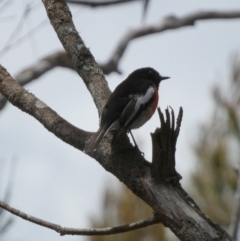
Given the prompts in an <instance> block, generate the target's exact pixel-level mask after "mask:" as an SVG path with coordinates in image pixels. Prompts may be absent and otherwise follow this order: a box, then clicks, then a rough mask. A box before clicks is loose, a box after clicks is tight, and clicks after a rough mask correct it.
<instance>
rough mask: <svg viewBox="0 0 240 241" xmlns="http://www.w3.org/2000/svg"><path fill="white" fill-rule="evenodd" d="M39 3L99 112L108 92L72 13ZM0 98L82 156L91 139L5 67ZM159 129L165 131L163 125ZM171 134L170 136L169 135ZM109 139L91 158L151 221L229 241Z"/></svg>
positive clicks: (190, 235) (126, 147)
mask: <svg viewBox="0 0 240 241" xmlns="http://www.w3.org/2000/svg"><path fill="white" fill-rule="evenodd" d="M43 2H44V5H45V7H46V10H47V13H48V16H49V18H50V20H51V23H52V25H53V27H54V29H55V31H56V32H57V34H58V36H59V39H60V40H61V42H62V44H63V46H64V47H65V49H66V51H67V52H68V54H69V56H70V58H71V60H72V62H73V65H74V66H75V68H76V70H77V72H78V73H79V74H80V76H81V77H82V78H83V80H84V82H85V84H86V86H87V87H88V89H89V91H90V93H91V94H92V96H93V98H94V100H95V103H96V105H97V108H98V110H99V112H101V109H102V106H103V105H104V103H105V101H106V99H107V98H108V96H109V93H110V92H109V89H108V87H107V84H106V82H105V80H104V77H103V75H102V73H101V71H100V70H99V67H98V66H97V64H96V62H95V60H94V58H93V56H92V55H91V53H90V51H89V50H88V49H87V48H86V46H85V45H84V43H83V41H82V39H81V38H80V37H79V35H78V33H77V31H76V29H75V27H74V25H73V22H72V19H71V13H70V12H69V9H68V7H67V6H66V4H65V1H63V0H55V1H51V0H45V1H43ZM99 83H100V84H99ZM0 92H1V93H2V94H3V95H5V96H6V97H7V98H8V100H9V101H10V102H11V103H13V104H14V105H15V106H17V107H18V108H20V109H21V110H23V111H25V112H27V113H29V114H31V115H32V116H34V117H35V118H36V119H37V120H38V121H39V122H41V123H42V124H43V125H44V126H45V127H46V128H47V129H48V130H49V131H51V132H52V133H54V134H55V135H56V136H58V137H59V138H61V139H62V140H63V141H65V142H66V143H69V144H70V145H72V146H74V147H76V148H78V149H79V150H83V149H84V146H85V143H86V142H87V141H88V140H89V139H90V137H91V133H87V132H84V131H83V130H79V129H77V128H76V127H73V126H72V125H71V124H69V123H68V122H66V121H65V120H64V119H62V118H61V117H60V116H58V115H57V114H56V113H55V112H54V111H53V110H51V109H50V108H49V107H48V106H46V105H45V104H44V103H43V102H41V101H40V100H38V99H37V98H36V97H35V96H34V95H32V94H30V93H28V92H27V91H26V90H24V89H23V88H22V87H21V86H20V85H18V84H17V83H16V82H15V81H14V80H13V79H12V78H11V76H10V75H9V74H8V73H7V71H6V70H5V69H4V68H3V67H0ZM166 115H167V120H169V119H170V114H169V113H166ZM167 123H168V124H167V125H166V127H167V128H169V126H170V128H171V127H174V125H173V124H169V123H170V122H169V121H168V122H167ZM162 128H165V125H164V126H163V127H162ZM166 133H167V132H166ZM169 133H170V134H171V131H170V132H169ZM109 137H110V136H109V135H107V136H106V138H105V139H104V140H103V141H102V143H101V144H100V146H99V148H98V149H97V150H96V151H95V152H94V153H92V154H91V155H92V157H93V158H95V159H96V160H97V161H98V162H99V163H100V164H101V165H102V166H103V167H104V168H105V169H106V170H107V171H109V172H111V173H113V174H114V175H115V176H116V177H117V178H119V180H120V181H122V182H123V183H125V184H126V185H127V186H128V187H129V188H130V189H131V190H132V191H133V193H134V194H136V195H137V196H139V197H140V198H141V199H142V200H143V201H145V202H146V203H147V204H148V205H150V206H151V207H152V209H153V212H154V214H155V215H154V216H155V217H157V219H158V220H160V221H161V222H162V223H163V224H164V225H165V226H167V227H169V228H170V229H171V230H172V231H173V232H174V233H175V234H176V235H177V236H178V237H179V238H180V239H181V240H183V241H185V240H195V241H202V240H212V241H213V240H219V241H230V240H231V241H232V238H231V237H230V236H229V235H228V234H227V233H226V232H225V231H224V230H223V229H222V228H221V227H219V226H218V225H217V224H215V223H214V222H212V221H211V220H209V219H208V218H206V217H205V215H204V214H203V213H202V212H201V210H200V209H199V207H198V206H197V205H196V204H195V203H194V202H193V200H192V199H191V198H190V197H189V196H188V195H187V194H186V192H185V191H184V190H183V189H182V187H181V185H180V183H178V182H174V183H172V182H168V181H167V180H160V178H159V179H158V180H157V181H156V180H155V179H154V178H153V177H152V172H151V164H150V163H147V162H146V160H145V159H144V158H143V157H142V156H141V154H140V153H139V152H138V151H137V150H136V148H135V149H133V148H132V146H131V145H130V144H129V142H128V141H127V138H126V136H123V137H122V138H121V139H120V140H119V143H118V144H117V145H112V146H111V145H110V138H109ZM168 139H169V138H168ZM168 150H169V148H168ZM170 150H172V148H170ZM174 152H175V150H174ZM172 155H175V153H174V154H173V153H172ZM161 158H165V157H161ZM167 160H168V159H166V158H165V160H163V162H165V163H166V162H167Z"/></svg>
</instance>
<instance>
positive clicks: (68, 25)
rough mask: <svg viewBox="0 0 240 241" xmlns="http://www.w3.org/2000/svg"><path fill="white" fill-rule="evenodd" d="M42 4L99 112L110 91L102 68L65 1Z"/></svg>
mask: <svg viewBox="0 0 240 241" xmlns="http://www.w3.org/2000/svg"><path fill="white" fill-rule="evenodd" d="M43 4H44V6H45V9H46V11H47V15H48V17H49V19H50V21H51V24H52V26H53V28H54V29H55V31H56V33H57V35H58V38H59V40H60V41H61V43H62V45H63V47H64V48H65V50H66V52H67V53H68V55H69V56H70V58H71V61H72V63H73V66H74V68H75V69H76V71H77V73H78V74H79V75H80V76H81V78H82V79H83V81H84V83H85V84H86V86H87V88H88V90H89V91H90V93H91V95H92V97H93V100H94V102H95V105H96V107H97V109H98V112H99V114H100V113H101V112H102V109H103V107H104V105H105V103H106V101H107V99H108V97H109V96H110V93H111V91H110V89H109V87H108V85H107V82H106V80H105V78H104V76H103V72H102V70H101V69H100V67H99V66H98V65H97V63H96V61H95V59H94V57H93V56H92V54H91V52H90V50H89V49H88V48H87V47H86V46H85V44H84V42H83V40H82V39H81V37H80V36H79V34H78V31H77V30H76V28H75V26H74V23H73V21H72V14H71V12H70V11H69V8H68V6H67V4H66V2H65V1H61V0H58V1H54V2H53V1H50V0H43Z"/></svg>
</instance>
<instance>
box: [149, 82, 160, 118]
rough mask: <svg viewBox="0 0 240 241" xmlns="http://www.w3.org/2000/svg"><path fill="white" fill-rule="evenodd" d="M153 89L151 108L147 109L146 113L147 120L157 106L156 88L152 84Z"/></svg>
mask: <svg viewBox="0 0 240 241" xmlns="http://www.w3.org/2000/svg"><path fill="white" fill-rule="evenodd" d="M154 90H155V93H154V95H155V96H154V100H153V102H152V104H151V108H150V109H149V111H148V113H147V118H148V119H147V120H149V119H150V118H151V117H152V115H153V114H154V112H155V110H156V108H157V106H158V99H159V95H158V88H157V87H156V86H155V85H154Z"/></svg>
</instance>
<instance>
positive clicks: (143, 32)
mask: <svg viewBox="0 0 240 241" xmlns="http://www.w3.org/2000/svg"><path fill="white" fill-rule="evenodd" d="M235 18H240V10H238V11H222V12H217V11H209V12H196V13H190V14H188V15H186V16H184V17H176V16H174V15H171V16H168V17H166V18H164V19H162V20H160V22H159V23H156V24H153V25H149V26H144V27H140V28H137V29H131V30H130V31H129V32H128V33H126V34H125V36H123V38H122V39H121V40H120V41H119V43H118V45H117V47H116V49H115V51H114V52H113V54H112V57H111V58H110V59H109V60H108V62H107V63H106V64H105V65H108V66H111V68H112V69H113V71H116V70H117V69H118V64H119V61H120V59H121V58H122V56H123V54H124V52H125V51H126V49H127V46H128V45H129V43H130V42H131V41H132V40H134V39H137V38H141V37H144V36H147V35H150V34H156V33H162V32H164V31H168V30H172V29H178V28H183V27H189V26H194V25H195V23H196V22H197V21H200V20H210V19H235Z"/></svg>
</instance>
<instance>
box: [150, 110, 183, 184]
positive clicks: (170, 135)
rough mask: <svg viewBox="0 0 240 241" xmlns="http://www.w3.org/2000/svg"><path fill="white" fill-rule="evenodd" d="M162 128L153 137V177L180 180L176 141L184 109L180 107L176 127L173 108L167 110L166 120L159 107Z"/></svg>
mask: <svg viewBox="0 0 240 241" xmlns="http://www.w3.org/2000/svg"><path fill="white" fill-rule="evenodd" d="M158 114H159V118H160V123H161V128H157V129H156V130H155V132H154V133H152V134H151V137H152V170H151V174H152V177H153V178H154V179H155V180H157V179H159V180H166V181H179V180H180V179H181V176H180V174H178V173H177V171H176V169H175V152H176V143H177V138H178V135H179V131H180V126H181V121H182V116H183V109H182V107H180V109H179V114H178V118H177V122H176V128H175V115H174V112H173V110H172V108H171V113H170V112H169V108H167V109H166V110H165V115H166V120H165V118H164V115H163V113H162V112H161V110H160V108H158Z"/></svg>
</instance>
